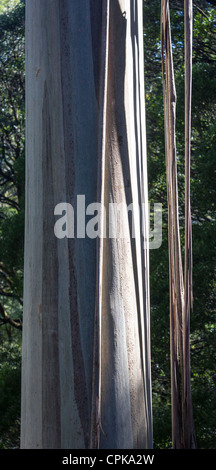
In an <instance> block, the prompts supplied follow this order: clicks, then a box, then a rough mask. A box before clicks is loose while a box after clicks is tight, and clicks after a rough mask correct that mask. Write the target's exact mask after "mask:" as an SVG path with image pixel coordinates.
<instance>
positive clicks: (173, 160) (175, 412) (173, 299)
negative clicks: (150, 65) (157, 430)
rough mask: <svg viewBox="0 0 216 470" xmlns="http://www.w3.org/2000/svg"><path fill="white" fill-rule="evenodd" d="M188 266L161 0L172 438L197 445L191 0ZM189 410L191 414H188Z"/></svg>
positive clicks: (178, 444) (180, 444)
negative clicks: (192, 355) (182, 238)
mask: <svg viewBox="0 0 216 470" xmlns="http://www.w3.org/2000/svg"><path fill="white" fill-rule="evenodd" d="M185 29H186V31H187V34H186V39H185V50H186V57H185V62H186V65H185V69H186V82H185V84H186V86H185V95H186V100H185V101H186V105H185V113H186V120H185V142H186V152H185V168H186V171H185V179H186V184H185V198H186V205H185V243H186V245H185V253H186V255H185V266H186V275H185V279H184V280H183V268H182V257H181V242H180V229H179V207H178V181H177V157H176V132H175V126H176V89H175V78H174V68H173V57H172V43H171V27H170V14H169V0H162V2H161V53H162V76H163V94H164V114H165V152H166V168H167V198H168V236H169V280H170V281H169V282H170V353H171V395H172V439H173V447H174V448H186V447H194V439H192V437H191V438H189V435H190V436H192V435H194V432H193V420H192V402H191V390H190V360H189V359H190V354H189V335H190V328H189V301H190V299H191V298H192V297H191V289H192V276H191V271H192V263H191V258H192V244H191V218H190V171H189V167H190V129H191V122H190V115H191V76H192V69H191V64H192V59H191V57H192V2H191V1H190V0H189V1H185ZM189 416H190V418H189Z"/></svg>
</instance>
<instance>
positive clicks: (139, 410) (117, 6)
mask: <svg viewBox="0 0 216 470" xmlns="http://www.w3.org/2000/svg"><path fill="white" fill-rule="evenodd" d="M143 84H144V77H143V30H142V1H141V0H136V1H133V0H131V1H129V0H111V2H109V1H108V0H79V1H71V0H46V1H44V0H26V224H25V275H24V319H23V364H22V418H21V447H22V448H65V449H71V448H72V449H76V448H88V447H101V448H122V449H123V448H150V447H151V446H152V418H151V373H150V325H149V273H148V269H149V264H148V249H147V248H146V247H145V249H144V238H145V239H146V238H147V237H148V213H147V205H146V206H145V207H143V210H142V211H141V216H140V217H139V213H137V214H136V213H135V212H134V213H133V216H134V220H133V221H134V226H135V238H133V237H132V234H131V231H132V221H131V219H130V218H128V217H127V214H126V216H125V218H124V223H123V226H122V227H121V229H122V231H123V232H122V233H123V235H124V236H123V237H122V238H119V237H118V236H117V237H115V236H114V234H115V230H116V225H115V224H116V218H115V215H116V214H115V211H112V212H111V217H110V218H109V220H108V215H109V203H122V202H123V203H124V202H125V203H126V204H127V206H128V205H129V204H130V203H137V204H139V207H141V203H147V201H148V194H147V166H146V143H145V114H144V86H143ZM81 195H85V205H86V207H87V206H88V204H90V203H94V202H96V201H98V202H100V203H102V204H103V205H104V209H103V210H102V212H101V213H100V217H101V219H100V224H102V223H103V225H105V224H106V227H107V228H108V223H109V228H110V223H111V227H112V230H111V231H112V237H109V231H108V229H107V230H106V238H103V239H102V238H100V239H97V240H96V239H94V238H93V239H91V238H89V237H88V236H87V235H86V233H85V225H84V224H83V218H82V217H81V215H82V214H81V213H80V210H81V207H80V204H79V207H77V206H76V204H77V197H78V199H79V197H80V196H81ZM81 200H82V201H83V199H82V198H81V199H79V201H81ZM61 202H67V203H70V204H71V205H72V206H73V207H74V209H75V227H74V231H75V236H74V238H67V237H65V238H62V239H59V238H57V237H56V236H55V235H54V225H55V222H56V218H55V216H54V209H55V206H56V205H57V204H59V203H61ZM114 207H115V206H114ZM86 220H87V221H88V220H89V219H88V218H87V219H86ZM68 223H69V221H68V220H67V219H66V225H67V224H68Z"/></svg>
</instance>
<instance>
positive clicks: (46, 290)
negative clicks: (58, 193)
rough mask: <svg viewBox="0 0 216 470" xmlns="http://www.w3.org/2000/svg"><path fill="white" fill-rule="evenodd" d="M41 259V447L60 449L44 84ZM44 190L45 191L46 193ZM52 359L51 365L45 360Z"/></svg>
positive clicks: (50, 173) (55, 290) (49, 158)
mask: <svg viewBox="0 0 216 470" xmlns="http://www.w3.org/2000/svg"><path fill="white" fill-rule="evenodd" d="M42 129H43V160H42V174H43V258H42V275H43V279H42V336H43V341H42V345H43V346H42V347H43V350H42V396H43V404H42V423H43V424H42V425H43V429H42V433H43V437H42V443H43V448H45V449H48V448H59V447H60V442H61V439H60V436H61V420H60V386H59V360H58V357H59V356H58V257H57V239H56V238H55V235H54V232H53V226H54V222H55V221H54V215H53V207H54V197H53V191H54V182H53V168H52V166H53V161H52V148H51V141H52V136H51V122H50V111H49V98H48V91H47V86H46V82H45V87H44V97H43V110H42ZM45 189H46V191H45ZM48 358H51V359H50V361H48V360H47V359H48Z"/></svg>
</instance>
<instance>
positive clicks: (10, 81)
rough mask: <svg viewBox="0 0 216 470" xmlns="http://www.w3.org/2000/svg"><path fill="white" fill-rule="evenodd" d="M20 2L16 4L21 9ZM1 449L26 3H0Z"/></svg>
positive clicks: (11, 368) (16, 378) (11, 356)
mask: <svg viewBox="0 0 216 470" xmlns="http://www.w3.org/2000/svg"><path fill="white" fill-rule="evenodd" d="M15 4H17V6H16V7H14V6H15ZM0 13H2V14H0V76H1V80H0V327H1V328H0V448H15V447H19V419H20V375H21V374H20V372H21V346H20V345H21V333H20V331H18V330H17V329H15V328H14V326H12V325H13V323H10V322H8V319H9V320H12V321H13V320H15V321H16V322H17V321H18V324H19V322H20V320H21V318H22V291H23V251H24V250H23V245H24V242H23V240H24V203H25V156H24V118H25V117H24V110H25V86H24V4H22V3H20V2H17V1H15V0H14V1H11V0H10V1H6V0H5V1H1V2H0Z"/></svg>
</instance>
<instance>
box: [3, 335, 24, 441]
mask: <svg viewBox="0 0 216 470" xmlns="http://www.w3.org/2000/svg"><path fill="white" fill-rule="evenodd" d="M20 357H21V353H20V344H19V342H18V341H16V342H15V341H14V342H12V343H11V342H8V341H4V342H3V344H2V345H1V346H0V390H1V393H0V448H8V447H10V448H11V447H18V446H19V416H20V403H21V394H20V388H21V384H20V377H21V373H20V372H21V359H20Z"/></svg>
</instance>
